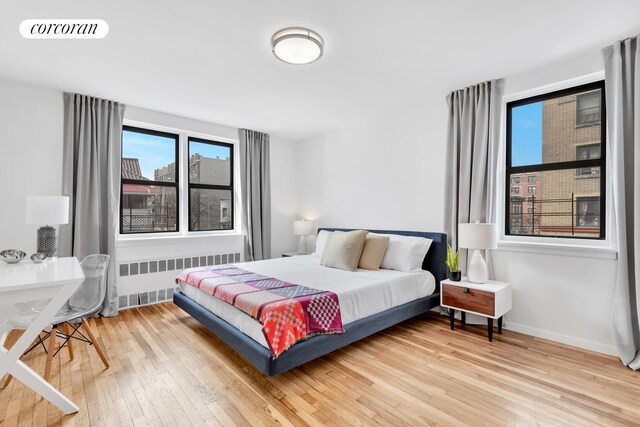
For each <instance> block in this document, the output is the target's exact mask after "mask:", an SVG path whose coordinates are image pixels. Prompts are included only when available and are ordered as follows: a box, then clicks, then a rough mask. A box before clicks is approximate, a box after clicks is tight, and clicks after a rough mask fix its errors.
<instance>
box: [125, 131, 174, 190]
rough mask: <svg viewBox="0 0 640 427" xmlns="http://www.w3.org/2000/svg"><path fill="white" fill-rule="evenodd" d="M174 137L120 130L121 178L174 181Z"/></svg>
mask: <svg viewBox="0 0 640 427" xmlns="http://www.w3.org/2000/svg"><path fill="white" fill-rule="evenodd" d="M175 161H176V139H174V138H172V137H168V136H158V135H149V134H146V133H141V132H135V131H132V130H123V131H122V178H123V179H136V180H142V181H147V180H153V181H171V182H175V180H176V175H175V167H176V163H175Z"/></svg>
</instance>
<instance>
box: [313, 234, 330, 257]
mask: <svg viewBox="0 0 640 427" xmlns="http://www.w3.org/2000/svg"><path fill="white" fill-rule="evenodd" d="M330 235H331V231H327V230H321V231H320V232H319V233H318V236H317V237H316V251H315V252H314V253H312V254H311V255H313V256H314V257H317V258H322V253H323V252H324V248H325V247H326V246H327V241H328V240H329V236H330Z"/></svg>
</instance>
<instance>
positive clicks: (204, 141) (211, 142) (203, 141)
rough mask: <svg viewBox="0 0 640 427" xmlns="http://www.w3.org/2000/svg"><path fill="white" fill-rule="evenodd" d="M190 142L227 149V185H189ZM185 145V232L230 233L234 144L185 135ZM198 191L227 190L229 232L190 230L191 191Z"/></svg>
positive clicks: (232, 204) (232, 215)
mask: <svg viewBox="0 0 640 427" xmlns="http://www.w3.org/2000/svg"><path fill="white" fill-rule="evenodd" d="M191 141H193V142H197V143H201V144H209V145H215V146H219V147H225V148H228V149H229V162H230V163H229V185H214V184H200V183H191V165H190V161H191ZM186 144H187V159H186V162H187V170H186V172H187V182H186V186H187V187H186V190H187V219H188V221H187V230H188V231H189V232H190V233H199V232H207V231H217V232H219V231H227V232H231V231H233V230H235V212H236V206H235V190H234V182H235V170H234V164H235V163H234V162H235V158H234V151H235V146H234V144H231V143H228V142H222V141H217V140H213V139H205V138H201V137H197V136H192V135H187V136H186ZM192 188H193V189H200V190H228V191H230V192H231V214H230V217H231V229H229V230H216V229H213V228H212V229H200V230H193V229H192V228H191V189H192Z"/></svg>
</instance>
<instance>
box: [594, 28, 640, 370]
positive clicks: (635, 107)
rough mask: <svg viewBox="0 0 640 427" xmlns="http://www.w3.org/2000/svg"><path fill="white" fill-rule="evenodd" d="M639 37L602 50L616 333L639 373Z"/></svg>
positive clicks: (625, 360) (627, 358)
mask: <svg viewBox="0 0 640 427" xmlns="http://www.w3.org/2000/svg"><path fill="white" fill-rule="evenodd" d="M639 46H640V37H636V38H632V39H626V40H622V41H619V42H617V43H615V44H614V45H612V46H609V47H607V48H605V49H604V52H603V53H604V71H605V89H606V98H607V130H608V132H609V146H610V147H609V152H610V154H609V157H610V161H611V168H610V170H611V172H610V173H611V183H612V188H613V194H612V203H613V210H614V220H615V224H616V235H617V238H618V274H617V276H616V284H615V293H614V300H613V332H614V336H615V340H616V343H617V346H618V352H619V353H620V359H621V360H622V362H623V363H624V364H625V365H627V366H629V367H630V368H632V369H635V370H638V369H640V325H639V324H638V318H639V317H640V311H639V309H640V213H639V212H638V211H637V208H638V206H640V63H639V59H638V58H639V57H640V52H639Z"/></svg>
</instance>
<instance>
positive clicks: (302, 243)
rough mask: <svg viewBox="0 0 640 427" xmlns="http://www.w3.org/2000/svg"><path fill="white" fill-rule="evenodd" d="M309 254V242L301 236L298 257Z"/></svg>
mask: <svg viewBox="0 0 640 427" xmlns="http://www.w3.org/2000/svg"><path fill="white" fill-rule="evenodd" d="M306 254H307V242H306V241H305V240H304V236H300V240H298V255H306Z"/></svg>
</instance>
